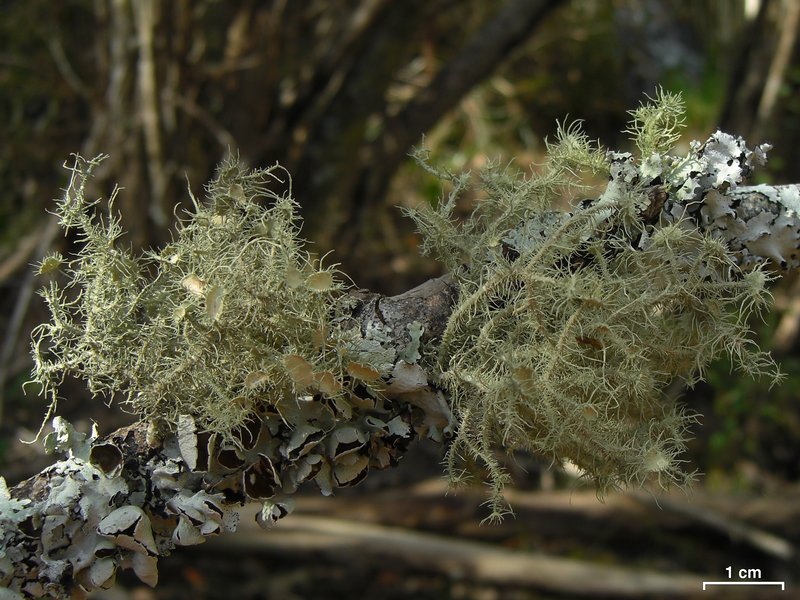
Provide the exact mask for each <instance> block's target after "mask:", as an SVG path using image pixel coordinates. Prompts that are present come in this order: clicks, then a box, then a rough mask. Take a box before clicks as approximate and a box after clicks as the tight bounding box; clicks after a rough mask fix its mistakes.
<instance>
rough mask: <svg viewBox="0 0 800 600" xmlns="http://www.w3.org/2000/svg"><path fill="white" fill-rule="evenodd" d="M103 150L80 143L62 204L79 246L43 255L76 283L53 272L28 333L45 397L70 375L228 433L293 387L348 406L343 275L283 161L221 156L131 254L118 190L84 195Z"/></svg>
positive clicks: (167, 415)
mask: <svg viewBox="0 0 800 600" xmlns="http://www.w3.org/2000/svg"><path fill="white" fill-rule="evenodd" d="M102 159H103V157H98V158H95V159H91V160H86V159H84V158H82V157H75V161H74V164H72V166H70V167H69V169H70V171H71V173H72V178H71V181H70V183H69V186H68V187H67V189H66V192H65V195H64V199H63V200H62V201H61V202H59V204H58V206H57V211H56V212H57V215H58V216H59V218H60V220H61V224H62V225H63V226H64V227H65V228H68V229H74V230H76V231H77V232H78V235H79V241H80V242H81V243H82V247H81V249H80V251H79V253H78V255H77V257H76V258H74V260H71V261H68V262H65V263H64V262H62V261H61V260H59V258H58V257H56V256H55V255H54V256H53V257H48V258H47V259H45V261H43V263H42V268H41V269H40V270H41V271H43V272H44V271H48V272H52V271H54V270H55V269H57V268H59V266H61V265H63V266H65V267H66V272H67V276H68V278H69V283H68V285H67V286H66V288H73V289H74V290H77V293H70V289H66V290H65V289H64V288H62V286H60V285H59V284H58V283H57V281H56V280H54V281H52V282H51V283H50V285H49V287H47V288H45V290H44V291H43V292H42V293H43V296H44V298H45V300H46V302H47V304H48V306H49V307H50V311H51V315H52V320H51V322H50V323H45V324H42V325H40V326H39V327H38V328H37V329H36V331H35V332H34V335H33V355H34V357H35V369H34V373H33V380H34V381H35V382H38V383H39V384H41V386H42V388H43V390H44V391H45V392H46V393H47V394H48V395H49V397H50V398H51V402H52V409H54V408H55V402H56V399H57V397H58V396H57V394H58V387H59V384H60V383H61V381H62V380H63V378H64V377H65V375H72V376H77V377H79V378H82V379H84V380H86V382H87V383H88V386H89V389H90V390H91V392H92V393H93V394H105V395H109V396H111V395H117V396H122V399H123V400H124V402H125V403H126V404H127V407H128V409H129V410H131V411H133V412H134V413H136V414H138V415H140V416H141V417H142V418H144V419H147V420H159V421H162V422H165V423H167V424H171V425H172V426H174V425H175V424H176V423H177V422H178V419H179V417H180V415H184V414H186V415H192V417H193V418H195V419H196V421H197V423H198V425H199V427H200V428H201V429H202V430H206V431H209V432H212V433H216V434H219V435H221V436H222V437H223V438H226V439H230V440H232V441H234V442H235V441H236V439H237V438H236V436H232V433H234V432H235V431H236V430H237V429H239V428H241V427H242V425H243V424H244V423H245V422H246V421H247V420H248V418H250V417H253V416H257V414H258V413H259V411H261V410H263V409H264V407H265V405H270V406H274V407H276V408H277V410H278V411H279V412H280V411H282V410H283V409H285V408H291V406H292V405H293V404H294V403H296V398H297V397H298V396H302V395H309V396H311V395H319V396H320V397H324V398H328V399H329V400H330V401H331V402H333V403H336V404H337V408H338V409H340V412H342V413H345V414H346V413H347V410H348V406H347V401H346V399H345V398H344V387H345V386H344V383H345V382H344V376H343V373H344V372H345V367H344V366H343V364H344V365H347V364H348V355H347V352H346V350H343V349H342V348H341V347H339V348H337V347H335V344H334V343H333V342H332V340H334V339H335V331H336V327H337V314H339V312H340V311H339V307H338V302H339V301H340V299H341V297H342V294H341V291H342V290H343V289H344V288H345V285H344V283H343V276H342V275H341V274H340V273H339V272H338V271H337V270H336V269H335V268H334V267H333V266H324V265H323V264H322V263H321V261H319V260H314V259H313V258H312V256H311V255H310V254H309V252H308V251H307V250H306V249H305V246H304V243H303V241H302V240H301V239H300V237H299V233H300V228H299V218H298V216H297V205H296V203H295V201H294V200H293V199H292V197H291V195H290V192H291V187H290V179H289V177H288V174H286V173H285V172H284V171H283V170H282V169H281V168H280V167H278V166H274V167H271V168H268V169H255V170H247V169H245V168H244V167H243V166H242V165H241V164H240V163H239V161H238V160H237V159H235V158H229V159H227V160H225V161H224V162H223V163H222V164H221V165H220V167H219V169H218V172H217V176H216V178H215V179H214V180H213V181H212V182H211V183H209V184H208V186H207V189H206V192H207V197H208V201H207V202H205V203H200V202H197V201H195V202H194V207H193V210H192V212H191V213H190V214H188V215H187V216H186V217H185V218H184V219H183V220H182V221H181V223H180V224H179V227H178V231H177V234H176V235H175V237H174V240H173V241H172V242H171V243H169V244H167V245H166V246H165V247H164V248H162V249H160V250H158V251H150V252H147V253H146V254H145V255H144V256H142V257H135V256H134V255H133V254H132V253H131V252H130V251H127V250H125V249H123V248H122V247H121V244H120V243H119V240H118V238H119V236H120V234H121V228H120V226H119V222H118V219H117V218H116V217H115V216H113V202H110V203H109V204H110V205H111V206H110V211H109V212H110V213H111V215H112V216H111V217H107V218H105V220H104V219H103V218H101V217H100V216H99V214H98V206H97V202H94V201H89V200H87V199H86V198H85V188H86V184H87V182H88V179H89V177H90V176H91V173H92V170H93V169H94V168H95V167H96V166H97V165H98V164H99V163H100V161H101V160H102ZM275 189H277V190H278V191H277V192H276V191H273V190H275ZM193 199H194V198H193ZM112 200H113V196H112ZM147 274H150V276H147ZM359 358H360V359H362V360H363V357H359ZM366 367H369V365H365V368H366ZM364 384H365V385H369V384H368V383H364ZM52 409H51V412H52Z"/></svg>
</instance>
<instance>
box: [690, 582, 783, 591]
mask: <svg viewBox="0 0 800 600" xmlns="http://www.w3.org/2000/svg"><path fill="white" fill-rule="evenodd" d="M707 585H779V586H781V590H782V591H786V583H784V582H783V581H704V582H703V590H705V589H706V586H707Z"/></svg>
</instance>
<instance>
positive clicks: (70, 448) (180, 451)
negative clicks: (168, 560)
mask: <svg viewBox="0 0 800 600" xmlns="http://www.w3.org/2000/svg"><path fill="white" fill-rule="evenodd" d="M693 148H694V149H693V153H692V155H691V157H690V158H689V159H687V160H686V161H683V162H680V163H678V167H675V168H673V169H672V170H670V171H669V173H667V172H666V171H663V172H662V171H659V172H658V173H655V171H654V169H655V166H654V165H653V164H650V163H647V161H645V163H646V164H644V165H643V166H642V167H641V168H639V169H637V168H635V167H634V166H633V162H632V159H631V157H630V155H628V154H619V153H612V154H611V155H610V156H611V161H610V172H611V180H610V181H609V184H608V188H607V190H606V192H605V193H604V194H603V195H601V197H600V198H598V199H597V200H594V201H588V202H589V204H590V206H591V210H593V211H594V212H592V213H590V214H591V215H593V216H595V215H602V212H601V210H600V209H603V207H604V205H603V204H602V203H603V202H606V201H607V200H608V198H609V197H611V195H613V194H614V193H615V190H617V191H618V189H619V188H620V186H624V185H628V186H630V185H635V181H636V180H637V178H639V177H642V178H644V177H645V173H647V174H648V176H647V177H646V182H645V183H649V184H650V185H649V187H648V188H647V193H646V194H645V195H644V198H645V200H646V202H645V203H644V204H643V205H640V212H639V217H638V218H639V219H641V220H642V221H643V222H644V223H645V224H646V225H652V226H653V227H656V228H657V227H659V226H662V225H668V224H670V223H675V222H681V223H683V225H684V226H688V227H691V226H692V224H694V225H695V226H696V227H697V229H698V230H699V231H705V232H708V233H711V234H713V235H715V236H717V237H720V238H722V239H723V240H724V241H726V242H727V244H728V247H729V249H730V250H731V251H732V256H733V259H734V260H735V261H738V263H739V264H740V265H741V266H742V267H743V268H745V269H747V268H750V267H752V266H753V265H756V264H758V263H761V262H764V261H766V260H773V261H775V262H777V263H778V264H779V265H780V266H782V267H784V268H797V267H798V266H799V265H800V261H798V257H797V246H798V239H800V221H799V220H798V213H800V186H798V185H791V186H776V187H772V186H765V185H761V186H753V187H741V186H740V185H739V184H740V183H741V181H742V180H743V178H744V176H746V175H747V174H749V171H750V169H751V167H752V163H753V162H754V161H759V160H761V159H762V158H763V153H764V152H765V151H766V149H765V148H764V147H759V148H758V149H756V151H755V152H753V151H749V150H747V149H746V148H745V147H744V143H743V141H742V140H740V139H735V138H733V137H732V136H727V134H723V133H720V132H717V133H716V134H714V135H713V136H711V138H709V140H707V141H706V142H705V143H704V144H700V145H696V146H693ZM659 169H661V167H659ZM655 170H657V169H655ZM659 179H661V180H662V183H660V184H659V183H652V182H653V181H656V180H659ZM664 182H668V184H667V183H664ZM636 197H637V198H638V196H636ZM584 204H585V203H584ZM576 210H577V209H576ZM597 218H601V217H600V216H598V217H597ZM543 222H544V221H541V222H540V223H543ZM555 222H556V228H558V223H559V222H560V221H558V220H556V221H555ZM539 226H540V227H541V226H542V225H539ZM632 231H633V230H632ZM637 231H639V232H641V231H642V230H641V229H638V230H637ZM534 234H535V232H534ZM630 242H631V243H630V245H631V246H633V247H635V246H638V245H640V244H641V243H642V240H641V239H631V240H630ZM578 258H580V260H588V259H587V258H585V257H578ZM509 260H513V259H509ZM578 268H579V267H578ZM320 274H323V275H324V274H325V272H321V273H317V275H320ZM457 282H458V277H457V274H456V275H452V276H445V277H442V278H439V279H435V280H431V281H428V282H426V283H425V284H423V285H421V286H419V287H417V288H415V289H413V290H410V291H408V292H406V293H404V294H401V295H399V296H394V297H384V296H381V295H378V294H373V293H369V292H353V293H352V294H351V296H352V298H351V300H352V301H351V302H350V303H349V306H350V313H349V315H348V321H347V323H348V327H347V331H348V332H352V335H353V336H355V337H356V338H357V339H358V344H359V347H360V348H371V349H372V350H370V351H371V352H373V353H375V354H382V355H386V356H389V357H390V358H389V359H387V360H389V362H390V364H389V368H388V369H387V370H386V372H388V373H389V374H388V375H386V376H384V377H383V378H382V380H381V385H382V386H383V389H382V390H381V392H382V393H381V394H377V395H376V394H374V393H373V394H369V393H367V392H366V391H365V390H364V391H361V390H360V389H359V386H358V385H355V386H353V389H352V394H351V395H350V396H348V398H347V403H348V404H347V406H344V407H343V406H339V405H336V394H328V395H325V394H323V393H322V391H323V389H324V388H325V386H326V385H328V383H326V380H325V378H324V377H322V378H321V379H320V380H319V381H318V383H317V385H318V388H319V390H320V393H319V394H316V395H314V396H310V395H305V396H301V397H297V398H293V399H291V400H290V401H286V400H283V401H280V402H281V403H280V411H279V410H278V408H277V407H276V405H277V404H278V402H279V399H276V400H275V404H276V405H269V404H268V405H265V406H263V407H261V409H260V411H259V413H258V416H257V417H256V416H254V417H253V418H252V419H251V420H250V421H249V422H248V423H247V424H246V426H244V427H242V428H240V429H239V430H237V431H235V432H233V433H232V435H233V436H234V439H227V438H222V437H219V436H217V435H209V434H208V433H204V432H203V431H199V430H198V426H197V424H196V423H195V420H194V418H193V416H192V415H183V416H181V417H180V419H179V421H178V423H177V424H176V425H175V430H172V429H169V428H168V427H167V426H166V425H165V424H162V423H159V422H152V423H145V422H141V423H138V424H136V425H133V426H130V427H126V428H123V429H120V430H118V431H116V432H114V433H112V434H110V435H107V436H105V437H102V438H100V437H98V436H97V435H96V432H93V433H92V434H91V435H89V436H88V437H87V436H86V435H84V434H79V433H78V432H76V431H75V430H74V429H73V428H72V427H71V426H70V425H69V424H68V423H66V422H64V421H63V420H61V419H58V418H56V419H55V421H54V428H55V432H54V433H52V434H50V435H49V436H48V437H47V438H46V439H45V444H46V447H48V448H49V449H50V450H51V451H59V452H65V453H66V455H67V456H66V458H65V459H64V460H62V461H60V462H58V463H56V464H55V465H53V466H51V467H49V468H47V469H45V470H44V471H42V472H41V473H39V474H38V475H36V476H34V477H32V478H31V479H28V480H27V481H24V482H22V483H20V484H19V485H17V486H15V487H14V488H13V489H11V490H7V488H6V486H5V482H4V481H2V480H0V586H4V587H6V588H8V589H9V590H13V593H17V594H21V595H23V596H24V597H42V596H46V595H50V596H55V597H67V596H71V597H82V596H84V595H85V594H86V593H88V592H89V591H91V590H93V589H95V588H107V587H109V586H111V585H112V584H113V582H114V576H115V572H116V570H117V569H118V568H132V569H134V571H135V572H136V574H137V575H138V576H139V577H140V578H141V579H142V581H144V582H146V583H148V584H151V585H154V584H155V583H156V581H157V570H156V559H157V557H158V556H163V555H165V554H167V553H169V552H170V551H171V550H173V549H174V548H175V547H177V546H185V545H192V544H198V543H201V542H203V541H204V540H205V538H206V537H207V536H209V535H214V534H217V533H220V532H222V531H223V530H228V531H232V530H234V529H235V528H236V524H237V521H238V509H239V508H240V507H241V506H243V505H244V504H245V503H246V502H248V501H251V500H257V501H261V502H263V503H264V504H263V508H262V510H261V512H260V513H259V516H258V520H259V522H260V524H262V525H264V526H268V525H270V524H272V523H274V522H275V521H276V520H278V519H279V518H281V517H283V516H284V515H285V514H287V513H288V512H289V511H290V509H291V495H292V494H293V493H294V492H295V491H296V490H297V488H298V486H299V485H300V484H301V483H303V482H305V481H310V480H313V481H314V482H315V483H316V484H317V485H318V486H319V488H320V490H321V492H322V493H323V494H324V495H328V494H330V493H331V492H332V490H333V488H335V487H343V486H351V485H356V484H357V483H359V482H360V481H361V480H363V479H364V477H366V476H367V474H368V471H369V470H370V469H384V468H387V467H391V466H394V465H396V464H397V462H398V461H399V460H400V459H401V458H402V456H403V454H404V452H405V450H406V449H407V448H408V445H409V444H410V442H411V441H412V440H413V439H414V438H415V437H416V436H426V437H428V438H431V439H433V440H436V441H439V442H444V441H445V440H446V439H447V438H448V436H449V434H450V433H452V431H453V429H454V427H455V423H454V418H453V409H454V402H455V400H456V399H453V398H450V397H449V396H448V395H447V394H446V393H445V392H444V391H443V390H442V389H441V388H440V387H439V382H440V377H441V375H442V373H441V372H440V371H442V370H445V369H446V368H447V367H446V366H441V365H440V364H439V357H438V346H439V342H440V341H441V339H442V338H443V337H445V331H446V328H447V327H448V326H449V325H448V319H449V318H450V315H451V312H452V311H453V308H454V305H455V303H456V300H457V298H458V296H459V284H458V283H457ZM512 291H513V290H512ZM502 301H503V299H502V296H500V295H498V296H497V300H496V302H498V303H501V302H502ZM492 302H495V300H492ZM461 310H462V312H463V311H464V310H465V309H464V307H463V304H462V305H461ZM496 310H498V311H502V310H503V307H502V306H501V305H500V304H498V306H497V308H496ZM583 339H584V338H581V339H580V340H578V341H579V343H580V342H581V340H583ZM591 341H592V340H589V341H588V342H587V343H590V342H591ZM348 369H361V371H360V372H356V374H354V372H350V375H352V376H353V377H354V379H356V380H362V381H363V380H365V378H366V377H367V376H368V375H369V374H370V373H369V371H371V370H372V369H370V367H368V366H364V365H358V364H355V363H351V364H350V365H349V366H348ZM372 371H373V372H374V370H372ZM320 375H325V374H324V373H322V374H320ZM377 376H380V373H377ZM376 378H377V377H376ZM334 383H335V382H334ZM247 384H248V382H247V381H245V385H247ZM330 385H333V384H330ZM332 398H333V399H332ZM293 411H296V412H297V413H298V414H297V415H294V414H292V413H293ZM300 416H302V418H300ZM292 423H293V424H295V425H296V426H292V425H290V424H292ZM298 423H299V424H298ZM6 596H7V597H13V596H8V595H7V594H6Z"/></svg>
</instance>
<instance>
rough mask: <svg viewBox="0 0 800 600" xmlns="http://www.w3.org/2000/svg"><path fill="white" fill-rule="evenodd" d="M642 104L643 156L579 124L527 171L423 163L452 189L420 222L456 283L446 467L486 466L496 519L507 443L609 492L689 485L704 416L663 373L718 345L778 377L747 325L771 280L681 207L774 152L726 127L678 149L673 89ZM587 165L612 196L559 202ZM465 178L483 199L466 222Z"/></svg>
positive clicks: (445, 349) (690, 373)
mask: <svg viewBox="0 0 800 600" xmlns="http://www.w3.org/2000/svg"><path fill="white" fill-rule="evenodd" d="M632 115H633V122H632V124H631V127H630V129H629V131H630V132H631V134H632V136H633V139H634V141H635V143H636V145H637V147H638V148H639V151H640V155H639V156H638V158H637V157H634V156H633V155H631V154H629V153H618V152H605V151H602V150H601V149H600V148H597V147H595V146H594V145H593V144H592V143H590V142H589V140H588V139H587V138H586V136H585V135H584V134H583V133H582V132H581V130H580V128H579V127H577V126H572V127H569V128H564V127H562V128H560V129H559V132H558V138H557V140H556V142H555V143H554V144H551V145H549V147H548V150H549V157H548V160H547V162H546V163H545V164H544V165H542V166H541V167H540V169H539V170H538V171H537V172H535V173H532V174H531V175H529V176H527V177H521V176H518V175H515V174H510V173H509V172H508V171H507V170H502V169H497V168H494V167H493V168H490V169H488V170H485V171H483V172H482V173H480V176H479V177H478V180H477V183H474V184H471V183H470V179H468V178H467V177H466V176H464V175H458V176H453V175H452V174H449V173H443V172H437V171H436V170H435V169H434V168H433V167H430V166H427V167H426V168H428V169H429V170H431V171H434V172H436V173H437V175H439V176H440V177H442V178H444V179H447V180H449V181H450V182H451V183H452V185H453V192H452V193H451V195H450V197H449V198H448V200H447V201H445V202H442V203H440V205H439V206H438V207H437V208H436V209H435V210H434V209H431V210H420V211H412V213H411V216H412V217H413V218H414V219H415V221H416V222H417V224H418V225H419V229H420V231H421V232H422V233H423V235H424V236H425V249H426V250H427V251H429V252H432V253H434V254H436V255H437V256H438V257H439V258H440V259H441V260H443V261H445V262H446V263H447V264H448V265H449V266H450V268H451V269H452V270H453V272H454V274H455V275H456V276H457V278H458V281H459V284H460V286H461V287H460V289H461V294H460V298H459V301H458V303H457V304H456V306H455V308H454V310H453V312H452V315H451V316H450V319H449V321H448V324H447V328H446V330H445V332H444V334H443V336H442V339H441V343H440V345H439V349H438V356H439V369H440V371H441V376H440V384H441V386H442V387H444V388H445V389H446V390H447V391H448V392H449V394H450V396H451V398H452V404H453V406H454V408H455V410H456V414H457V418H458V421H459V423H458V435H457V437H456V439H455V442H454V443H453V445H452V447H451V449H450V451H449V454H448V461H447V462H448V468H449V472H450V475H451V478H453V479H454V480H456V481H457V480H458V479H459V478H460V477H461V470H460V467H459V464H460V462H459V459H460V458H465V459H467V460H469V461H472V460H475V459H477V460H478V461H480V462H482V463H483V464H485V465H486V467H487V469H488V472H489V481H490V485H491V488H492V492H493V493H492V497H491V500H490V504H491V508H492V515H491V517H492V518H499V517H500V516H501V515H502V513H503V512H504V510H506V507H505V505H504V503H503V502H502V499H501V492H502V488H503V486H504V484H505V483H506V481H507V479H508V475H507V473H506V471H505V470H504V469H503V468H502V466H501V464H500V462H499V461H498V459H497V458H496V456H495V449H497V448H504V449H506V450H514V449H524V450H529V451H532V452H535V453H536V454H538V455H540V456H544V457H551V458H552V459H553V460H554V461H556V462H563V461H571V462H572V463H574V464H575V465H577V466H578V467H579V468H580V469H582V470H583V472H584V473H585V474H586V475H587V476H588V477H590V478H591V479H593V480H594V481H595V482H596V483H597V485H598V487H599V490H600V492H601V493H602V492H603V491H605V490H607V489H608V488H611V487H615V486H620V485H630V484H634V485H640V484H642V483H644V482H646V481H649V480H652V479H655V480H657V481H658V482H660V483H662V484H666V483H669V482H677V483H678V484H686V483H688V482H689V481H690V480H691V479H692V474H691V473H687V472H686V471H685V470H684V469H683V468H682V467H681V462H682V461H681V459H680V455H681V453H682V451H683V449H684V447H685V443H686V440H687V435H688V429H689V427H690V425H691V424H692V423H693V422H694V421H695V419H696V416H695V415H694V414H693V413H692V412H691V411H690V410H688V409H687V408H685V407H682V406H681V405H680V404H678V403H676V402H675V401H673V400H671V399H669V398H667V397H666V396H665V395H664V394H663V392H662V390H663V389H664V388H665V387H666V386H667V384H669V383H670V382H671V381H672V380H673V379H675V378H681V379H683V380H685V381H686V382H687V383H688V384H692V383H694V382H696V381H697V380H698V379H700V378H702V376H703V373H704V370H705V369H706V367H707V365H708V364H709V362H710V361H711V360H713V359H714V358H716V357H718V356H720V355H723V354H727V355H729V356H730V357H731V358H732V360H733V362H734V364H735V365H736V366H737V367H738V368H739V369H741V370H743V371H746V372H748V373H751V374H754V375H758V374H767V375H769V376H771V377H774V378H775V379H776V380H777V379H778V378H779V373H778V369H777V366H776V365H775V364H774V362H773V361H772V359H771V358H770V357H769V355H768V354H766V353H764V352H762V351H760V350H759V349H758V347H757V346H756V344H755V343H754V342H753V341H752V339H751V338H750V333H751V332H750V330H749V328H748V325H747V323H748V319H749V317H750V316H751V315H752V314H758V313H759V312H760V311H761V310H762V309H763V308H764V307H765V306H766V304H767V301H768V298H769V293H768V292H767V290H766V288H765V284H766V282H767V281H768V280H769V279H770V277H769V276H768V274H767V273H766V272H765V271H764V270H762V269H761V268H760V267H758V266H755V267H754V268H750V269H743V268H742V266H751V265H750V264H749V263H742V262H741V261H740V260H739V258H740V257H737V255H736V254H735V252H734V251H733V250H731V248H730V247H729V246H728V244H726V242H725V239H724V238H723V237H721V236H719V235H718V233H717V232H714V231H707V232H704V231H702V227H701V224H699V223H698V221H697V220H696V219H695V218H694V215H693V214H692V210H691V209H687V206H691V204H689V203H690V202H691V201H699V200H701V199H702V198H703V197H704V196H705V195H706V194H707V193H718V194H724V193H726V192H727V191H728V190H729V189H731V188H734V187H735V186H737V185H738V184H739V183H741V182H742V180H743V178H744V176H746V175H747V174H749V170H750V168H751V162H752V159H753V158H757V159H758V158H759V157H760V156H761V155H763V152H764V148H760V149H758V151H757V152H755V153H753V152H751V151H749V150H747V149H746V148H745V147H744V144H743V143H742V142H741V140H737V139H735V138H732V137H731V136H727V135H726V134H721V133H719V132H718V133H717V134H715V135H714V136H712V138H711V139H710V140H709V141H708V142H706V143H705V144H702V145H700V144H695V145H693V146H692V148H691V151H690V154H689V156H688V157H684V158H680V157H675V156H673V155H671V154H670V153H669V149H670V148H671V147H672V145H673V144H674V143H675V141H676V139H677V137H676V136H677V135H678V133H679V130H680V126H681V122H682V103H681V102H680V98H679V97H677V96H673V95H671V94H667V93H660V94H659V95H658V96H657V98H655V99H654V100H653V101H652V102H651V103H649V104H645V105H643V106H642V107H640V108H639V109H638V110H636V111H633V113H632ZM425 158H426V157H425V156H422V157H421V159H422V160H423V161H424V160H425ZM586 170H590V171H592V172H593V174H595V175H597V174H605V175H606V176H607V177H608V184H607V186H606V188H605V190H604V192H603V193H602V194H600V196H599V198H597V199H596V200H592V201H585V202H583V203H581V204H580V205H578V206H575V207H574V208H573V209H572V210H571V211H570V212H563V211H562V212H559V211H556V210H554V209H553V208H552V206H553V204H554V203H555V202H557V201H558V200H559V199H560V197H561V195H562V194H563V192H564V190H567V191H571V190H575V189H578V186H579V185H580V178H579V175H580V174H582V173H583V172H585V171H586ZM469 185H475V186H476V187H477V188H479V195H480V196H482V197H483V199H482V200H480V201H479V202H478V204H477V206H476V208H475V210H474V212H473V214H472V216H471V217H470V218H469V219H468V220H467V221H466V222H465V223H463V224H456V223H455V222H454V220H453V218H452V212H453V209H454V207H455V201H456V198H457V196H458V194H459V193H460V192H461V191H462V190H464V189H465V188H467V187H468V186H469ZM759 235H760V234H759ZM794 239H795V240H796V239H797V237H796V236H795V237H794Z"/></svg>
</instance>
